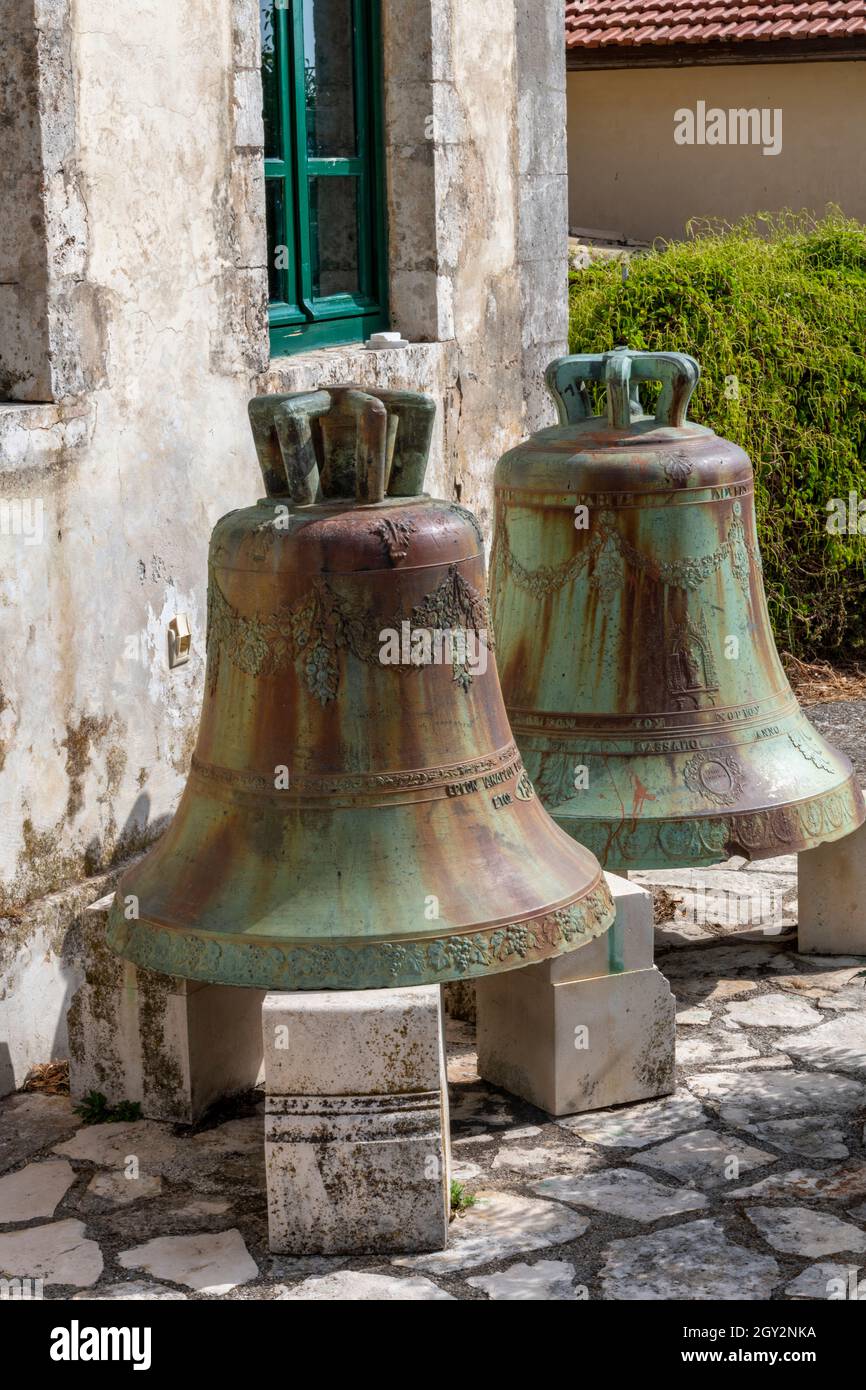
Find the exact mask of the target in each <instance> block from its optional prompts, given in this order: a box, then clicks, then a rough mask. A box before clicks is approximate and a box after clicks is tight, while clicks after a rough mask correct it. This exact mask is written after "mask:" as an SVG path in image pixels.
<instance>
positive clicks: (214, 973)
mask: <svg viewBox="0 0 866 1390" xmlns="http://www.w3.org/2000/svg"><path fill="white" fill-rule="evenodd" d="M434 409H435V407H434V403H433V401H432V400H430V399H429V397H426V396H422V395H418V394H415V393H412V392H401V391H378V390H377V391H367V390H361V389H359V388H353V387H348V386H344V387H334V388H332V389H329V390H323V391H315V392H308V393H301V394H298V395H289V396H263V397H259V398H257V399H256V400H254V401H253V402H251V405H250V416H251V420H252V426H253V434H254V437H255V441H256V447H257V450H258V456H259V463H260V465H261V469H262V473H263V476H264V481H265V488H266V492H267V496H265V497H263V498H262V499H261V500H260V501H259V503H258V504H257V505H256V506H254V507H247V508H245V509H243V510H241V511H236V512H230V513H229V515H228V516H224V517H223V518H222V520H221V521H219V522H218V523H217V525H216V528H215V530H214V533H213V536H212V538H211V547H210V574H209V589H208V638H207V676H206V683H205V687H206V688H205V695H204V706H203V709H202V716H201V723H200V726H199V735H198V742H197V745H196V749H195V753H194V755H193V759H192V767H191V769H190V774H189V780H188V782H187V785H186V789H185V791H184V794H183V797H182V798H181V802H180V805H179V806H178V810H177V814H176V815H175V817H174V820H173V822H172V824H171V826H170V828H169V830H168V831H167V832H166V834H165V835H164V837H163V838H162V840H160V841H159V843H158V844H157V845H156V846H155V847H154V848H153V849H152V850H151V851H150V853H148V854H147V855H145V856H144V858H143V859H142V860H141V861H140V862H139V863H137V864H136V865H135V866H134V867H133V868H132V869H130V871H129V872H128V873H127V874H126V875H125V877H124V878H123V880H122V881H121V884H120V887H119V890H118V894H117V897H116V899H115V903H114V905H113V908H112V912H111V917H110V921H109V933H108V938H109V942H110V943H111V945H112V946H114V948H115V949H116V950H117V951H119V952H120V954H121V955H123V956H125V957H126V958H127V959H128V960H131V961H133V962H135V964H137V965H141V966H145V967H148V968H150V969H152V970H158V971H161V972H162V973H164V974H168V975H180V976H184V977H188V978H192V979H197V980H209V981H213V982H214V983H221V984H229V985H250V986H255V987H258V988H263V989H286V990H300V989H375V988H386V987H390V986H395V985H420V984H430V983H435V982H438V981H443V980H455V979H467V978H472V977H473V976H476V975H486V974H489V973H491V972H493V971H499V970H511V969H513V968H515V967H517V966H522V965H528V964H531V963H532V962H535V961H540V960H543V959H545V958H546V957H547V956H551V955H556V954H558V953H560V952H562V951H569V950H572V949H574V948H575V947H577V946H581V945H582V944H583V943H584V942H587V941H589V940H590V939H591V938H592V937H594V936H597V935H599V934H600V933H602V932H604V931H605V930H606V929H607V928H608V927H609V926H610V924H611V921H612V920H613V903H612V899H611V896H610V892H609V890H608V887H607V884H606V882H605V880H604V878H603V876H602V873H601V869H600V867H599V864H598V862H597V860H595V859H594V858H593V856H592V855H591V854H590V853H589V852H588V851H587V850H585V849H584V848H583V847H582V846H581V845H579V844H575V842H574V840H573V839H571V838H569V836H568V835H567V834H564V833H563V832H562V830H560V829H559V828H558V827H557V826H556V825H555V824H554V822H553V821H552V820H551V818H550V817H549V816H548V814H547V812H546V811H545V810H544V808H543V806H542V805H541V802H540V800H539V798H538V797H537V796H536V794H535V792H534V790H533V787H532V784H531V783H530V781H529V779H528V777H527V776H526V773H525V771H524V769H523V764H522V762H521V759H520V754H519V752H518V750H517V747H516V745H515V743H514V739H513V736H512V733H511V730H510V728H509V727H508V720H507V717H506V714H505V706H504V703H503V700H502V692H501V690H500V687H499V679H498V676H497V671H496V662H495V657H494V651H493V646H494V644H493V638H492V633H491V631H490V623H489V614H488V604H487V588H486V577H485V571H484V548H483V544H482V540H481V535H480V532H479V529H478V523H477V522H476V520H475V518H474V517H473V516H472V514H471V512H467V511H466V510H465V508H462V507H459V506H456V505H455V504H453V503H449V502H439V501H436V500H435V499H433V498H431V497H429V496H428V495H427V494H426V493H424V492H423V491H422V488H423V483H424V472H425V469H426V466H427V453H428V446H429V443H430V437H431V431H432V427H433V415H434Z"/></svg>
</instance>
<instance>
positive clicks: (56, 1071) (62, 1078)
mask: <svg viewBox="0 0 866 1390" xmlns="http://www.w3.org/2000/svg"><path fill="white" fill-rule="evenodd" d="M21 1089H22V1091H41V1092H42V1094H43V1095H45V1096H68V1095H69V1063H68V1062H40V1063H39V1065H38V1066H36V1067H31V1068H30V1071H29V1072H28V1073H27V1080H26V1081H25V1082H24V1085H23V1086H22V1087H21Z"/></svg>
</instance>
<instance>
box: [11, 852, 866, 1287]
mask: <svg viewBox="0 0 866 1390" xmlns="http://www.w3.org/2000/svg"><path fill="white" fill-rule="evenodd" d="M795 867H796V866H795V862H794V860H793V859H792V858H784V859H778V860H771V861H764V862H763V863H761V864H756V865H748V864H745V863H744V862H743V861H741V860H732V861H731V862H730V863H729V864H728V865H725V866H724V867H723V868H721V869H719V870H706V871H700V872H696V871H684V872H681V873H672V872H667V871H666V872H665V873H663V874H638V875H635V877H636V878H637V879H639V880H642V881H644V882H646V883H648V884H652V885H654V887H655V889H656V891H657V892H658V890H659V888H660V887H662V886H664V887H665V888H666V889H667V892H668V894H669V897H668V898H667V899H666V900H665V901H666V902H667V908H668V913H669V914H672V915H671V916H670V920H668V921H666V922H664V923H663V924H662V925H660V926H659V928H658V930H657V962H658V965H659V967H660V969H661V970H662V972H663V973H664V974H665V975H666V976H667V977H668V979H669V980H670V982H671V987H672V989H673V990H674V993H675V995H676V997H677V1008H678V1021H677V1058H678V1066H677V1089H676V1092H675V1094H674V1095H673V1096H670V1097H666V1098H663V1099H661V1100H658V1101H651V1102H646V1103H643V1104H640V1105H629V1106H624V1107H621V1108H618V1109H616V1110H610V1111H605V1112H596V1113H592V1114H586V1115H580V1116H574V1117H571V1118H567V1119H562V1120H559V1121H554V1120H551V1119H550V1118H549V1117H548V1116H547V1115H545V1114H543V1113H542V1112H541V1111H539V1110H536V1109H534V1108H533V1107H532V1106H530V1105H527V1104H525V1103H524V1102H522V1101H519V1100H516V1099H515V1098H514V1097H512V1096H509V1095H508V1094H506V1093H505V1092H503V1091H499V1090H497V1089H496V1088H494V1087H491V1086H488V1085H486V1084H485V1083H483V1082H481V1081H480V1080H479V1079H478V1075H477V1072H476V1069H475V1053H474V1039H473V1028H472V1025H471V1024H469V1023H466V1022H459V1021H457V1020H454V1019H449V1021H448V1033H449V1079H450V1082H451V1132H452V1141H453V1148H452V1153H453V1163H454V1171H453V1176H454V1177H455V1178H456V1179H457V1180H458V1181H459V1182H461V1183H462V1184H463V1186H464V1188H465V1189H466V1191H467V1192H468V1193H469V1194H472V1195H474V1196H475V1197H476V1202H475V1205H474V1206H472V1207H470V1208H469V1209H468V1211H467V1212H466V1213H465V1214H464V1215H463V1216H459V1217H456V1218H455V1219H454V1221H453V1222H452V1225H451V1241H450V1244H449V1248H448V1249H447V1250H445V1251H442V1252H440V1253H436V1254H428V1255H416V1256H411V1257H403V1258H392V1259H389V1258H383V1257H375V1258H327V1259H326V1258H303V1259H292V1258H287V1257H284V1256H276V1255H272V1254H270V1252H269V1251H268V1246H267V1213H266V1204H265V1193H264V1163H263V1154H262V1128H263V1121H262V1112H263V1102H262V1097H261V1095H256V1094H252V1095H250V1096H248V1097H246V1098H244V1099H243V1100H242V1101H239V1102H237V1103H235V1104H234V1105H233V1106H232V1107H227V1108H225V1109H224V1110H223V1111H222V1112H221V1113H217V1114H214V1115H211V1116H210V1117H209V1118H208V1119H207V1120H206V1121H205V1122H204V1124H203V1125H201V1126H199V1127H198V1128H197V1129H196V1130H193V1131H189V1130H184V1129H182V1128H181V1127H177V1128H175V1127H173V1126H171V1125H166V1124H160V1123H156V1122H153V1121H148V1120H142V1121H134V1122H130V1123H120V1124H102V1125H93V1126H88V1127H82V1125H81V1122H80V1120H79V1119H78V1117H77V1116H76V1115H75V1114H74V1112H73V1110H72V1107H71V1105H70V1102H69V1100H68V1098H65V1097H60V1096H45V1095H40V1094H31V1093H26V1094H25V1093H22V1094H18V1095H15V1096H10V1097H8V1098H7V1099H6V1100H5V1101H3V1102H2V1103H0V1175H2V1176H0V1274H5V1275H6V1276H19V1277H30V1278H31V1279H36V1278H40V1279H42V1281H43V1290H44V1297H46V1298H52V1299H58V1298H66V1299H69V1298H72V1299H94V1298H95V1299H124V1298H125V1299H130V1298H133V1299H154V1298H155V1299H197V1298H221V1299H251V1298H253V1299H279V1300H282V1299H289V1300H296V1299H297V1300H301V1299H332V1300H333V1299H440V1300H444V1299H487V1298H492V1299H512V1300H518V1299H519V1300H522V1299H553V1300H559V1301H575V1300H583V1299H590V1300H595V1299H609V1300H633V1299H742V1298H746V1299H771V1298H772V1299H781V1300H796V1299H800V1298H822V1299H823V1298H828V1297H835V1298H849V1297H852V1296H854V1297H856V1296H857V1293H858V1283H859V1280H860V1278H861V1275H862V1278H863V1287H862V1289H861V1290H859V1292H860V1297H862V1298H863V1299H866V1146H864V1139H866V1134H864V1123H866V958H863V959H859V958H853V957H846V958H839V957H832V958H831V957H827V958H823V957H816V956H804V955H799V954H798V953H797V948H796V945H797V944H796V930H795V922H796V877H795ZM756 913H757V914H759V915H760V914H763V918H762V920H759V921H756V919H755V914H756ZM130 1156H133V1158H134V1159H135V1163H134V1164H132V1165H130V1163H129V1159H130ZM130 1171H134V1173H135V1176H129V1175H128V1174H129V1172H130Z"/></svg>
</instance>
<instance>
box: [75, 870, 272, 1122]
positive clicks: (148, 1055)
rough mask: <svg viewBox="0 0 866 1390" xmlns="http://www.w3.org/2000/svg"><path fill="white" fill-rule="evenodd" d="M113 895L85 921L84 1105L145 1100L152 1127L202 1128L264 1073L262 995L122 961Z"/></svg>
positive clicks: (78, 1081) (80, 1015)
mask: <svg viewBox="0 0 866 1390" xmlns="http://www.w3.org/2000/svg"><path fill="white" fill-rule="evenodd" d="M112 900H113V895H110V896H108V897H106V898H103V899H102V900H101V901H100V902H98V903H95V904H94V905H93V907H91V908H90V909H88V911H87V912H86V913H85V926H84V936H83V948H84V949H83V962H82V964H83V967H84V974H85V981H84V984H83V985H81V987H80V988H79V989H78V990H77V991H76V992H75V994H74V995H73V996H72V1000H71V1003H70V1005H69V1011H68V1015H67V1024H68V1030H69V1079H70V1091H71V1094H72V1097H73V1099H74V1100H80V1099H81V1098H82V1097H83V1096H85V1095H86V1094H87V1093H88V1092H89V1091H98V1092H100V1093H101V1094H102V1095H104V1096H105V1098H106V1100H107V1101H108V1103H109V1104H110V1105H117V1104H118V1103H119V1102H120V1101H124V1100H129V1101H138V1102H139V1103H140V1105H141V1108H142V1113H143V1114H144V1116H145V1117H146V1118H147V1119H152V1120H171V1121H173V1122H174V1123H175V1124H193V1123H195V1121H196V1120H198V1119H200V1118H201V1116H202V1115H203V1114H204V1112H205V1110H207V1108H208V1106H210V1105H212V1104H213V1103H214V1102H215V1101H217V1100H222V1099H223V1098H224V1097H226V1096H230V1095H234V1094H237V1093H238V1092H240V1091H245V1090H248V1089H249V1088H250V1087H252V1086H255V1084H256V1082H257V1081H258V1080H259V1078H260V1075H261V1070H262V1040H261V1009H262V1000H263V998H264V994H263V992H262V991H261V990H255V989H236V988H232V987H231V986H228V985H205V984H200V983H198V982H197V981H194V980H182V979H178V978H177V977H175V976H172V975H160V974H157V973H156V972H155V971H152V970H144V969H141V968H139V967H138V966H135V965H130V964H129V963H128V962H126V961H123V960H120V959H119V957H118V956H116V955H115V953H114V952H113V951H112V950H111V949H110V948H109V947H108V946H107V945H106V941H105V923H106V918H107V914H108V908H109V906H110V905H111V902H112Z"/></svg>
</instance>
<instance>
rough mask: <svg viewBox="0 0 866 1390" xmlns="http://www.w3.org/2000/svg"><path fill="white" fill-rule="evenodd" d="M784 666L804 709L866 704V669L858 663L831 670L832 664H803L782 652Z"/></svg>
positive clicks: (812, 662) (824, 662)
mask: <svg viewBox="0 0 866 1390" xmlns="http://www.w3.org/2000/svg"><path fill="white" fill-rule="evenodd" d="M782 665H783V666H784V668H785V674H786V676H787V677H788V680H789V681H790V682H791V689H792V690H793V692H794V694H795V695H796V697H797V699H798V701H799V702H800V704H801V705H820V704H825V703H827V704H829V703H831V702H835V701H839V700H866V666H861V665H860V664H859V663H858V662H850V663H846V664H845V665H844V666H831V665H830V663H829V661H800V659H799V658H798V657H796V656H792V655H791V653H790V652H782Z"/></svg>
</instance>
